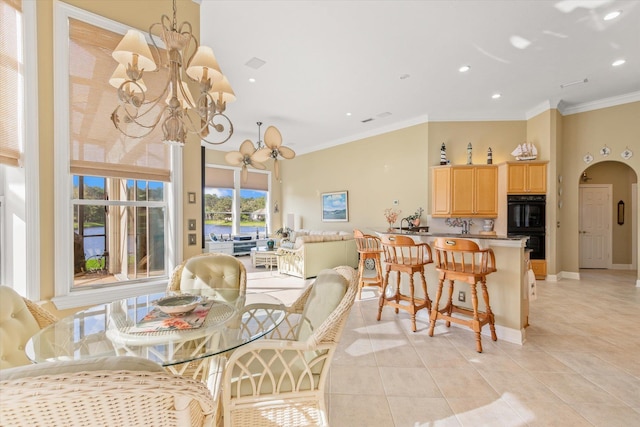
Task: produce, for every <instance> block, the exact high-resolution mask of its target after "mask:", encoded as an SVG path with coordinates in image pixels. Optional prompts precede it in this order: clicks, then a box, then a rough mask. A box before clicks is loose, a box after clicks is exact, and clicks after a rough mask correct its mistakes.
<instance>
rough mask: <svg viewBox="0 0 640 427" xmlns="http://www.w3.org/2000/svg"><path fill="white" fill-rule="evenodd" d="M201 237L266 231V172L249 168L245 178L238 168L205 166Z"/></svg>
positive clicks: (267, 218)
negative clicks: (250, 170)
mask: <svg viewBox="0 0 640 427" xmlns="http://www.w3.org/2000/svg"><path fill="white" fill-rule="evenodd" d="M204 175H205V184H204V189H203V197H204V203H203V206H204V240H205V241H206V240H210V238H211V237H210V236H211V235H212V234H213V235H215V236H216V237H217V238H220V237H222V238H223V239H224V238H227V237H228V236H229V235H238V234H245V235H251V236H252V237H256V235H260V236H264V235H266V234H267V233H268V224H269V210H268V209H267V206H269V181H270V179H269V177H270V172H257V171H256V172H249V176H248V178H247V180H246V182H242V181H241V179H240V170H239V169H234V168H227V167H219V166H213V165H207V166H205V172H204Z"/></svg>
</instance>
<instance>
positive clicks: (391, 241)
mask: <svg viewBox="0 0 640 427" xmlns="http://www.w3.org/2000/svg"><path fill="white" fill-rule="evenodd" d="M381 241H382V250H383V252H384V263H385V269H386V274H385V277H384V284H383V287H382V293H381V294H380V303H379V307H378V320H380V316H381V315H382V308H383V307H384V306H385V305H389V306H391V307H394V308H395V310H396V313H398V310H399V309H401V310H405V311H407V312H408V313H409V314H410V315H411V330H412V331H413V332H415V331H416V313H417V312H418V310H421V309H423V308H426V309H427V311H429V310H431V300H430V299H429V294H428V293H427V279H425V277H424V266H425V265H427V264H430V263H432V262H433V258H432V257H431V247H429V245H428V244H427V243H416V242H414V241H413V239H412V238H411V237H407V236H397V235H383V236H382V238H381ZM392 271H395V272H396V288H395V293H394V295H388V296H387V287H388V286H389V273H391V272H392ZM401 273H405V274H408V275H409V294H408V295H407V294H403V293H402V291H401V289H400V275H401ZM415 273H420V280H421V282H422V292H423V293H424V297H422V298H416V297H415V294H414V291H415V286H414V281H413V275H414V274H415Z"/></svg>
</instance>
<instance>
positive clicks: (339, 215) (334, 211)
mask: <svg viewBox="0 0 640 427" xmlns="http://www.w3.org/2000/svg"><path fill="white" fill-rule="evenodd" d="M322 221H323V222H338V221H343V222H348V221H349V199H348V194H347V192H346V191H335V192H333V193H322Z"/></svg>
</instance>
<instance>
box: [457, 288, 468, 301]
mask: <svg viewBox="0 0 640 427" xmlns="http://www.w3.org/2000/svg"><path fill="white" fill-rule="evenodd" d="M466 300H467V294H465V292H464V291H460V292H458V301H460V302H465V301H466Z"/></svg>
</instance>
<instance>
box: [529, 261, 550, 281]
mask: <svg viewBox="0 0 640 427" xmlns="http://www.w3.org/2000/svg"><path fill="white" fill-rule="evenodd" d="M531 269H532V270H533V274H534V275H535V276H536V279H538V280H544V279H546V278H547V261H546V260H544V259H532V260H531Z"/></svg>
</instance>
